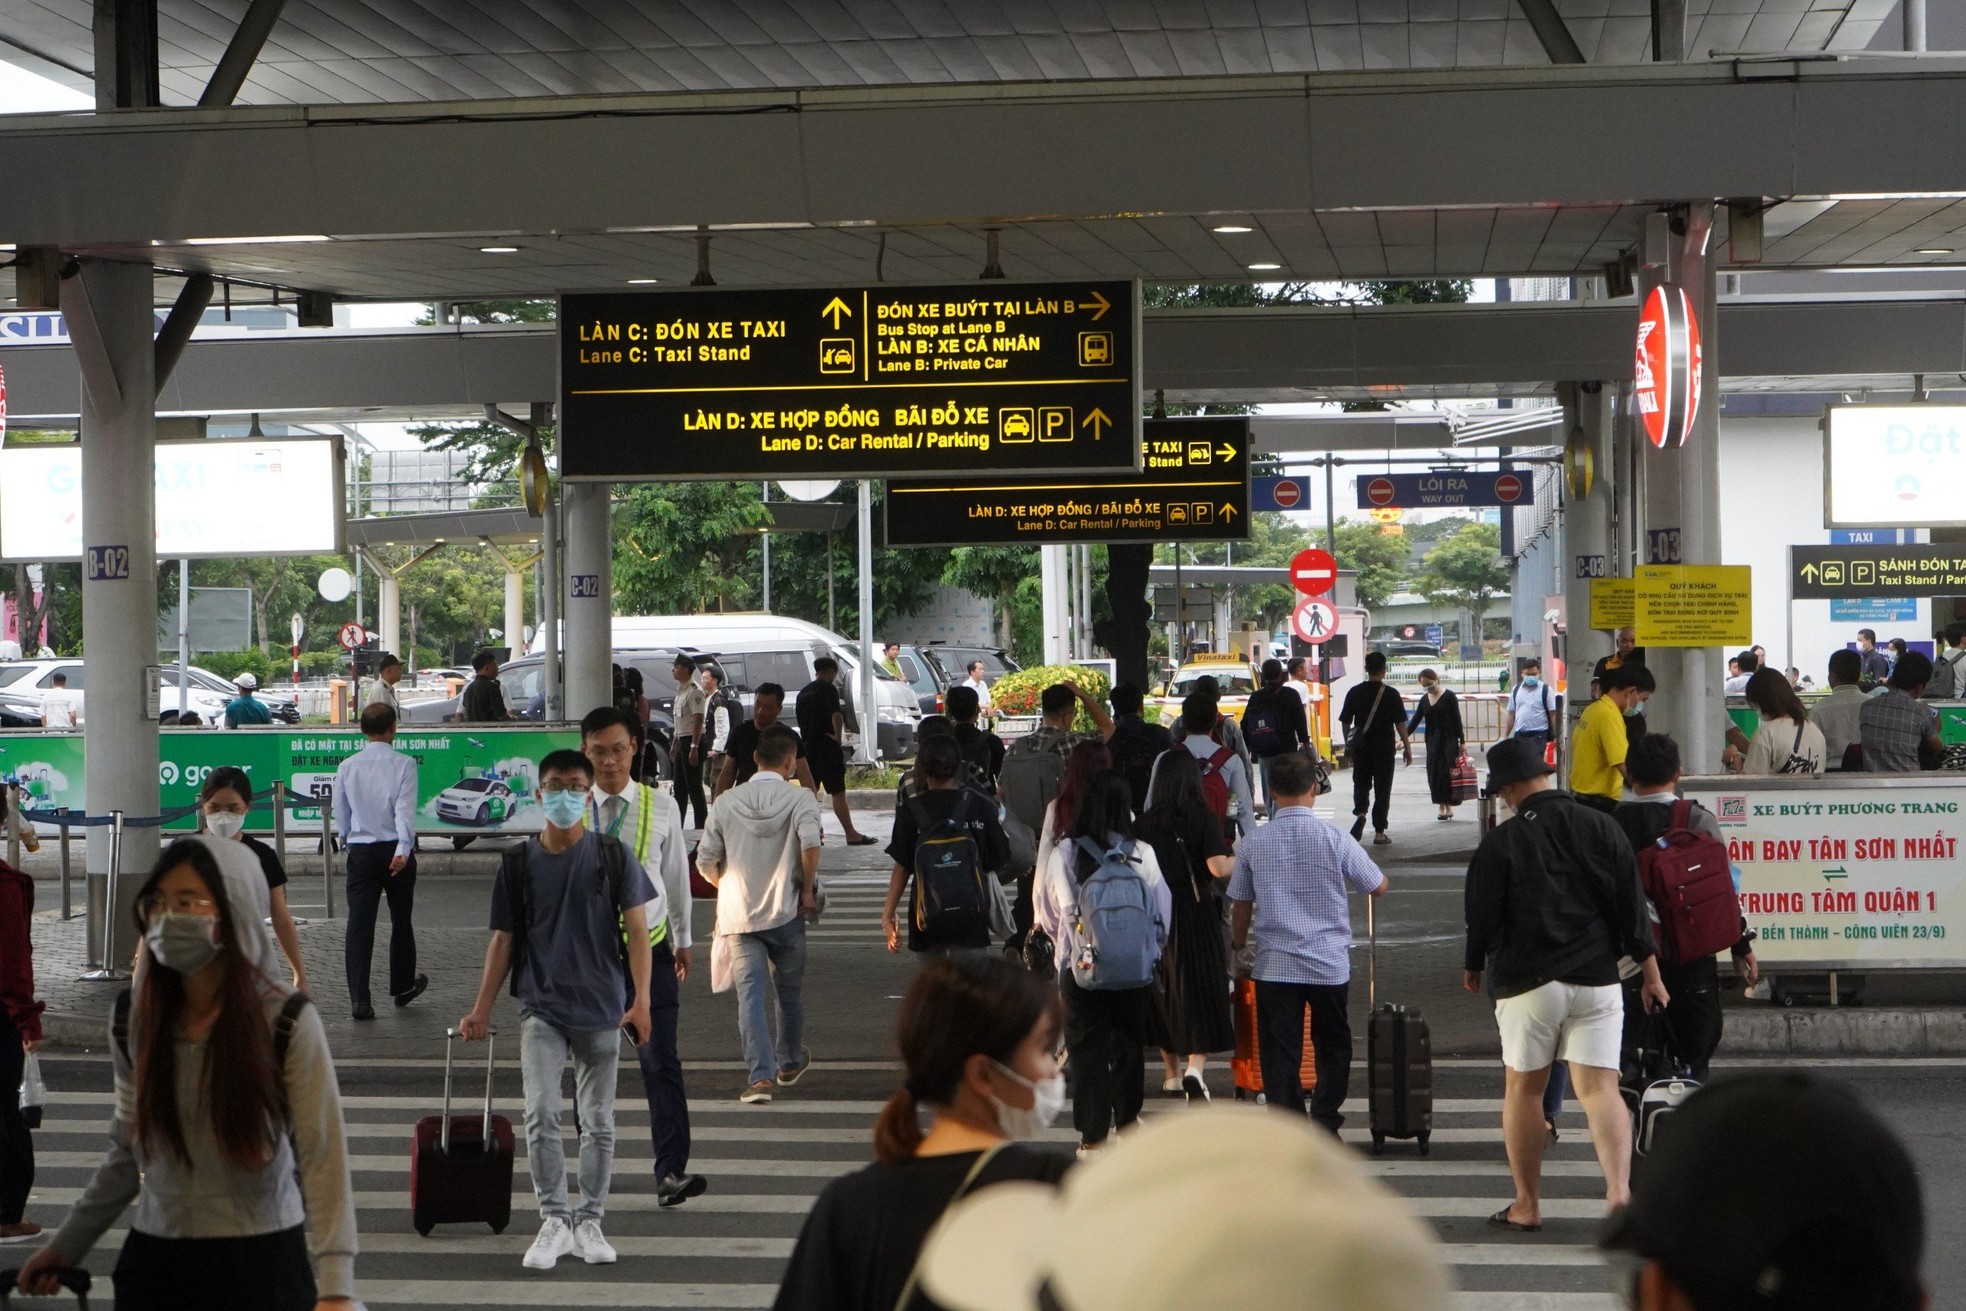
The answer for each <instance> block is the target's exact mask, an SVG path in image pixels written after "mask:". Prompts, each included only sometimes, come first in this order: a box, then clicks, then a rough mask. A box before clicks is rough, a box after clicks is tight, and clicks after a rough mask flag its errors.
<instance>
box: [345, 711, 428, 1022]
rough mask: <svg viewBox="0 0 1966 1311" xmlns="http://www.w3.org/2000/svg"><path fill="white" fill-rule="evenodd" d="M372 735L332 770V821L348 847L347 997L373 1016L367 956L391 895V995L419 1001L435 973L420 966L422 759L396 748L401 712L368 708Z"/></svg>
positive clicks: (364, 1016) (367, 728) (363, 1014)
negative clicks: (417, 909)
mask: <svg viewBox="0 0 1966 1311" xmlns="http://www.w3.org/2000/svg"><path fill="white" fill-rule="evenodd" d="M362 736H364V737H366V738H367V739H368V742H367V743H366V744H365V745H364V746H363V747H362V749H361V750H360V751H357V752H356V753H355V754H354V755H352V756H350V757H348V759H346V760H344V761H342V762H341V768H339V769H337V770H336V771H335V777H334V827H335V832H336V833H337V834H338V835H340V837H341V839H342V841H343V842H345V843H346V844H347V849H348V938H347V944H346V946H345V947H344V949H343V954H344V957H345V961H346V964H347V967H348V1000H349V1002H350V1004H352V1005H353V1006H354V1008H355V1018H356V1019H358V1020H373V1019H374V1018H375V1007H373V1006H372V1005H370V1004H369V960H370V958H371V957H372V956H373V955H374V954H375V917H376V911H377V910H378V909H379V908H380V907H381V905H382V900H383V898H384V897H387V898H388V899H389V995H390V996H391V997H393V998H394V999H395V1002H396V1004H397V1005H398V1006H407V1005H409V1004H410V1003H411V1002H413V1001H415V1000H416V999H417V997H418V996H419V995H420V994H421V993H422V992H423V990H424V989H425V988H427V987H429V986H430V980H429V979H428V978H427V977H426V976H424V975H421V974H418V973H417V972H416V933H415V931H414V930H413V929H412V928H411V926H410V909H411V907H412V905H413V904H414V903H415V901H416V761H414V760H412V759H410V758H409V757H408V756H406V755H404V754H403V753H402V752H400V751H398V750H396V747H395V742H396V712H395V711H394V710H392V709H391V708H390V707H388V706H385V705H373V706H370V707H369V708H368V709H367V710H364V711H363V712H362Z"/></svg>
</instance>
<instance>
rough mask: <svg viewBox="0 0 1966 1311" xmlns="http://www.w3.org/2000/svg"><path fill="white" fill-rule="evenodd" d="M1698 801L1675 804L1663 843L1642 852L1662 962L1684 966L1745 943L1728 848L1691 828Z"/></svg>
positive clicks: (1642, 877) (1643, 881)
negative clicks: (1686, 963) (1742, 939)
mask: <svg viewBox="0 0 1966 1311" xmlns="http://www.w3.org/2000/svg"><path fill="white" fill-rule="evenodd" d="M1692 819H1693V803H1692V802H1691V801H1687V800H1684V799H1682V800H1679V801H1675V802H1673V806H1672V817H1671V818H1670V819H1669V820H1668V821H1667V823H1666V831H1665V833H1664V835H1663V836H1661V837H1660V839H1659V840H1658V841H1657V842H1654V843H1652V844H1651V845H1649V846H1647V847H1645V848H1643V849H1642V850H1641V851H1640V852H1639V853H1638V881H1639V885H1640V886H1641V887H1643V888H1644V889H1645V896H1646V898H1647V899H1648V900H1649V901H1651V903H1652V913H1653V919H1654V924H1655V926H1656V933H1657V936H1658V939H1659V959H1660V960H1662V961H1664V962H1666V963H1668V964H1671V965H1680V964H1684V963H1685V962H1687V961H1693V960H1699V959H1700V958H1701V957H1704V956H1712V955H1714V954H1715V953H1717V952H1722V951H1725V950H1727V949H1728V948H1729V947H1731V946H1733V945H1734V944H1735V943H1737V942H1739V941H1740V940H1741V899H1740V897H1739V895H1738V894H1737V893H1736V892H1735V891H1734V873H1733V870H1732V869H1731V868H1730V867H1729V865H1728V861H1727V844H1726V843H1724V842H1722V841H1721V840H1720V839H1719V838H1713V837H1708V836H1707V835H1706V834H1704V833H1701V832H1699V831H1698V830H1696V829H1694V828H1692V827H1690V825H1691V823H1692Z"/></svg>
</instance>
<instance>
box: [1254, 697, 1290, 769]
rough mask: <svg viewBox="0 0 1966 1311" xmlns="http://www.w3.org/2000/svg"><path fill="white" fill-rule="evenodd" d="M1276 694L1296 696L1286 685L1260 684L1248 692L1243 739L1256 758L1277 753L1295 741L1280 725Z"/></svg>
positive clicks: (1263, 757) (1281, 723)
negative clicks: (1257, 687)
mask: <svg viewBox="0 0 1966 1311" xmlns="http://www.w3.org/2000/svg"><path fill="white" fill-rule="evenodd" d="M1279 694H1284V695H1288V696H1291V697H1295V696H1296V695H1297V694H1296V693H1295V692H1291V691H1290V690H1289V689H1287V688H1268V687H1265V688H1260V689H1258V690H1257V691H1255V692H1253V693H1251V694H1250V697H1249V704H1248V705H1247V706H1245V707H1244V708H1243V712H1242V740H1243V741H1244V742H1245V743H1247V744H1248V746H1249V753H1250V754H1251V755H1253V756H1255V757H1256V758H1257V759H1258V760H1269V759H1272V758H1273V757H1276V756H1280V755H1282V754H1284V753H1285V752H1286V751H1289V750H1290V749H1291V748H1292V747H1293V746H1295V745H1297V744H1296V743H1295V742H1294V741H1292V740H1291V736H1290V734H1289V733H1288V732H1287V731H1286V730H1285V728H1284V726H1283V713H1282V711H1280V710H1279V709H1278V708H1277V697H1278V695H1279Z"/></svg>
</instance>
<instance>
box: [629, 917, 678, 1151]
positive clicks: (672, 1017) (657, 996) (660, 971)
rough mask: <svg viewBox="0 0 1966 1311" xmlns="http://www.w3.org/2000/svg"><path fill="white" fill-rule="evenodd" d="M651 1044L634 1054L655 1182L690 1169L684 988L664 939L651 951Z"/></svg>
mask: <svg viewBox="0 0 1966 1311" xmlns="http://www.w3.org/2000/svg"><path fill="white" fill-rule="evenodd" d="M650 956H651V959H650V961H649V1033H648V1041H647V1042H645V1043H643V1044H642V1045H641V1046H639V1047H637V1048H636V1049H635V1057H636V1059H637V1060H639V1061H640V1062H641V1066H642V1091H643V1092H645V1093H646V1094H647V1095H648V1103H649V1140H650V1142H652V1143H653V1144H654V1145H655V1177H656V1178H657V1179H664V1178H667V1177H668V1176H669V1175H672V1174H684V1173H686V1172H687V1171H688V1170H689V1095H688V1093H686V1092H685V1091H684V1090H683V1061H682V1057H681V1056H679V1055H677V1052H676V1021H677V1018H678V1016H679V1014H680V1012H681V1006H680V1002H681V1000H682V989H681V988H680V987H679V986H678V985H677V980H676V953H675V952H674V951H673V950H671V948H670V945H669V942H668V940H667V939H664V940H663V941H662V942H661V943H659V944H657V945H656V947H655V948H654V949H653V950H652V951H651V952H650Z"/></svg>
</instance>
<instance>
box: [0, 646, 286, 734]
mask: <svg viewBox="0 0 1966 1311" xmlns="http://www.w3.org/2000/svg"><path fill="white" fill-rule="evenodd" d="M191 672H192V679H191V687H190V695H189V697H188V698H187V705H186V709H187V711H188V712H189V713H190V714H193V715H195V716H197V718H198V720H199V721H200V722H201V723H206V724H220V723H223V722H224V721H225V705H226V703H227V702H228V701H230V700H232V698H233V697H235V696H237V695H238V692H237V691H236V690H235V689H234V688H233V686H232V684H230V683H228V682H226V681H225V680H224V679H222V678H219V677H218V676H217V675H215V674H212V673H210V672H208V671H206V670H202V669H199V668H198V667H197V666H196V665H193V666H192V667H191ZM56 674H65V675H67V677H68V691H69V692H70V693H72V694H73V695H74V698H75V708H76V711H77V713H79V714H81V715H82V716H83V717H84V719H86V718H87V716H88V670H87V666H86V665H85V663H84V662H83V660H82V658H81V657H80V656H61V657H56V658H54V659H50V660H21V661H15V662H12V663H9V664H5V665H0V692H4V693H5V694H6V695H7V697H8V698H9V700H10V701H11V702H12V703H13V704H15V705H16V706H17V707H19V708H20V709H19V710H18V711H17V712H16V713H17V714H28V713H31V714H32V716H33V722H34V724H35V725H39V724H40V722H41V703H42V701H43V700H44V699H45V698H46V696H47V695H48V692H49V690H50V689H51V688H53V687H54V681H55V675H56ZM199 675H203V678H200V677H199ZM208 680H209V681H208ZM177 692H178V685H177V666H176V664H170V665H165V666H163V667H162V669H161V670H160V672H159V675H158V686H157V702H158V708H159V709H160V710H172V711H174V710H176V709H177V703H178V696H177ZM260 699H261V700H262V701H264V702H266V705H267V708H268V709H269V710H271V711H272V712H273V717H274V719H275V720H276V721H281V720H284V721H285V722H287V723H299V722H300V711H299V709H298V708H297V707H296V706H295V705H294V703H293V699H292V698H291V697H282V696H280V695H279V694H277V693H271V694H269V693H266V692H262V693H260ZM30 707H31V711H30V710H29V708H30Z"/></svg>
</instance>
